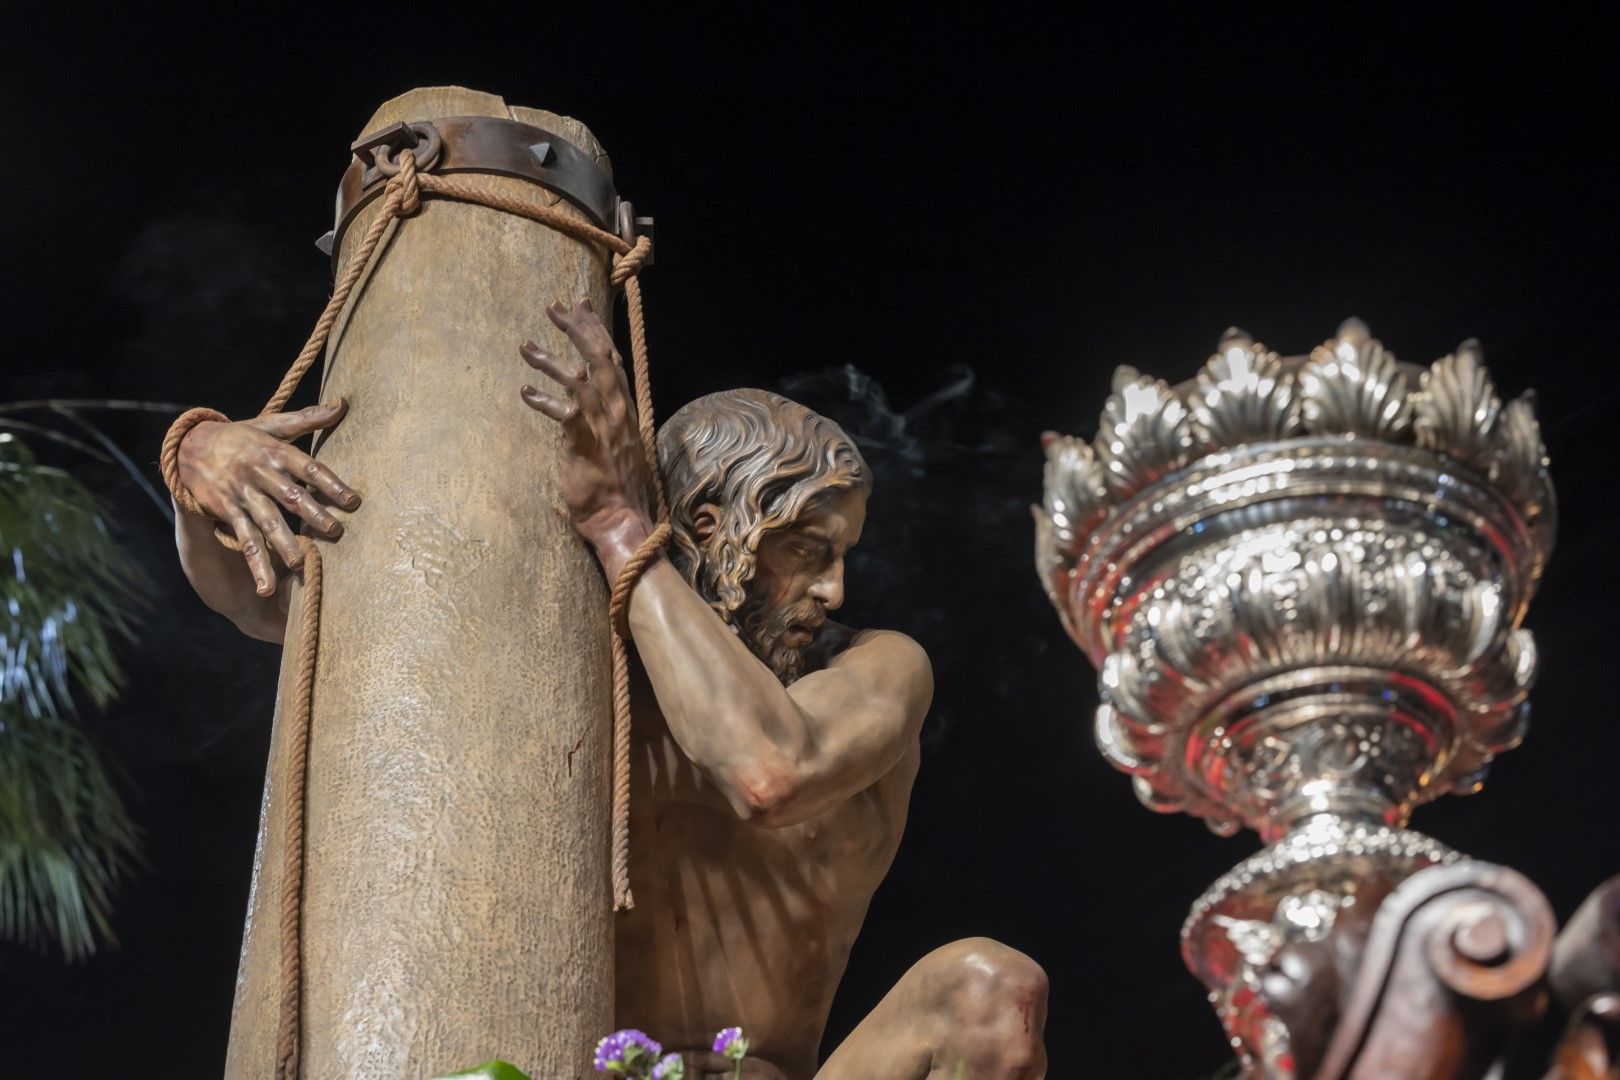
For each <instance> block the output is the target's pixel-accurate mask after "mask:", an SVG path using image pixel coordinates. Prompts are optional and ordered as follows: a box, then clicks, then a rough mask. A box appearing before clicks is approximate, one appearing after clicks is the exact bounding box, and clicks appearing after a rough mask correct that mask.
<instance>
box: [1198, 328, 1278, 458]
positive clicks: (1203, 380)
mask: <svg viewBox="0 0 1620 1080" xmlns="http://www.w3.org/2000/svg"><path fill="white" fill-rule="evenodd" d="M1190 404H1191V406H1192V423H1193V438H1194V440H1195V441H1196V442H1197V444H1198V446H1199V447H1200V448H1202V449H1204V450H1219V449H1223V448H1225V447H1229V446H1238V445H1240V444H1242V443H1246V442H1260V441H1263V440H1267V439H1283V438H1287V437H1288V436H1289V435H1292V434H1294V433H1295V432H1296V431H1298V430H1299V402H1298V400H1297V399H1296V397H1295V394H1294V383H1293V380H1291V379H1290V378H1288V377H1287V376H1286V375H1285V374H1284V372H1283V369H1282V362H1281V360H1279V359H1278V357H1277V354H1276V353H1274V352H1271V351H1270V350H1268V349H1267V348H1266V347H1265V346H1264V345H1260V344H1258V343H1256V342H1254V341H1251V340H1249V338H1248V336H1247V335H1244V334H1242V333H1241V332H1240V331H1228V332H1227V336H1226V338H1225V339H1223V340H1222V342H1221V344H1220V348H1219V349H1218V350H1217V351H1216V353H1215V355H1214V356H1211V357H1210V358H1209V361H1208V362H1207V363H1205V364H1204V367H1203V370H1201V371H1200V372H1199V373H1198V378H1197V380H1196V383H1195V387H1194V390H1193V393H1192V395H1191V400H1190Z"/></svg>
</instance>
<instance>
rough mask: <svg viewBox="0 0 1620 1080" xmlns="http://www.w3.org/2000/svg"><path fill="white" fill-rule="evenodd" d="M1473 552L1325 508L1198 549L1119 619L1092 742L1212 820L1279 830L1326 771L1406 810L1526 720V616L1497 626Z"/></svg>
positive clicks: (1497, 605)
mask: <svg viewBox="0 0 1620 1080" xmlns="http://www.w3.org/2000/svg"><path fill="white" fill-rule="evenodd" d="M1482 558H1483V556H1482V553H1481V552H1480V551H1478V550H1476V549H1471V548H1461V549H1457V550H1448V549H1446V548H1441V547H1439V546H1438V545H1436V544H1435V542H1434V540H1433V538H1432V536H1431V535H1430V534H1427V533H1426V532H1423V531H1413V530H1411V529H1408V528H1396V527H1390V526H1387V525H1383V524H1381V523H1376V522H1368V523H1366V524H1363V525H1362V526H1360V527H1358V528H1345V527H1343V526H1342V525H1341V524H1340V523H1338V522H1336V521H1334V520H1332V519H1326V518H1323V519H1312V520H1304V521H1300V522H1290V523H1286V524H1281V525H1278V526H1273V527H1269V528H1264V529H1256V530H1250V531H1248V532H1245V533H1242V534H1240V535H1238V536H1236V537H1233V538H1231V539H1230V540H1228V541H1227V542H1226V544H1225V545H1224V546H1222V547H1220V548H1219V549H1216V550H1210V549H1199V550H1196V551H1195V552H1193V553H1192V554H1190V555H1188V556H1186V557H1185V558H1184V559H1183V560H1181V561H1180V562H1179V564H1178V566H1177V568H1176V569H1175V571H1174V572H1173V573H1169V574H1167V575H1165V576H1164V577H1163V578H1162V579H1161V584H1159V585H1158V586H1156V587H1155V588H1154V589H1153V590H1152V591H1151V592H1150V593H1148V594H1147V595H1145V596H1143V597H1142V598H1141V599H1140V601H1139V602H1138V603H1137V604H1136V605H1135V606H1134V609H1133V613H1132V614H1131V616H1130V618H1129V619H1128V620H1127V621H1126V622H1125V623H1124V624H1123V625H1122V626H1121V627H1119V628H1117V629H1116V633H1117V640H1118V641H1119V647H1118V648H1117V649H1116V650H1115V651H1113V652H1112V653H1110V654H1109V655H1108V657H1107V659H1106V660H1105V661H1104V663H1103V666H1102V670H1101V672H1100V675H1099V680H1098V686H1099V694H1100V695H1101V697H1102V699H1103V705H1102V707H1101V708H1100V709H1099V711H1098V714H1097V722H1096V737H1097V742H1098V747H1099V749H1100V750H1101V751H1102V752H1103V754H1104V755H1105V756H1106V757H1108V759H1109V760H1110V761H1111V762H1112V763H1113V764H1114V765H1115V766H1116V767H1118V768H1119V769H1121V770H1122V771H1125V772H1128V773H1131V774H1133V775H1134V776H1136V777H1137V778H1138V780H1139V781H1140V782H1139V783H1138V785H1137V790H1138V794H1139V795H1144V796H1150V799H1149V800H1148V801H1150V805H1151V806H1152V808H1153V809H1156V810H1162V809H1167V808H1168V809H1183V808H1184V809H1186V810H1188V811H1190V812H1192V813H1196V814H1199V815H1200V816H1207V817H1210V818H1211V819H1212V825H1216V826H1224V825H1225V823H1227V822H1230V821H1231V820H1232V819H1234V818H1237V819H1241V820H1243V821H1245V822H1247V823H1248V824H1250V825H1252V826H1254V827H1256V828H1260V829H1262V831H1268V830H1269V829H1271V828H1273V827H1280V825H1285V824H1286V823H1287V815H1288V813H1289V812H1290V811H1289V809H1288V808H1289V807H1291V806H1294V805H1295V804H1296V803H1299V801H1300V799H1302V798H1303V797H1304V793H1307V792H1311V791H1316V792H1318V793H1319V792H1320V791H1321V790H1322V786H1321V781H1323V780H1324V778H1330V779H1331V780H1332V781H1333V783H1334V784H1336V785H1338V786H1339V787H1341V788H1343V789H1344V790H1345V791H1346V792H1347V793H1348V794H1347V797H1349V798H1352V801H1354V802H1355V804H1356V805H1357V806H1358V807H1370V808H1373V809H1374V810H1375V811H1376V812H1378V813H1379V814H1380V815H1382V816H1390V817H1392V818H1393V819H1396V820H1404V818H1405V816H1406V813H1407V812H1409V810H1410V808H1411V807H1412V806H1413V805H1415V804H1416V803H1417V802H1419V801H1423V800H1426V799H1429V798H1433V797H1434V796H1436V795H1438V794H1440V793H1442V792H1444V791H1445V790H1447V789H1448V788H1449V787H1450V786H1451V785H1453V784H1459V785H1461V786H1467V784H1466V783H1465V780H1466V778H1467V776H1468V775H1469V774H1472V773H1473V772H1475V771H1476V770H1477V769H1479V768H1480V767H1481V766H1482V765H1484V764H1485V763H1486V762H1488V761H1489V760H1490V758H1491V757H1492V756H1493V755H1494V754H1496V753H1499V752H1501V751H1503V750H1505V749H1508V748H1510V747H1511V746H1512V745H1513V744H1514V743H1516V742H1517V740H1518V738H1519V737H1520V735H1522V723H1521V714H1520V710H1519V706H1520V704H1521V703H1522V702H1523V700H1524V697H1525V695H1526V693H1527V692H1528V690H1529V687H1530V685H1531V683H1532V682H1533V680H1534V676H1535V656H1534V648H1533V644H1532V643H1531V642H1530V640H1529V635H1528V633H1527V632H1526V631H1522V630H1519V631H1515V632H1513V633H1509V632H1508V631H1509V627H1508V626H1507V625H1506V623H1505V620H1506V618H1507V617H1508V616H1509V614H1510V609H1509V607H1508V605H1507V604H1506V603H1505V602H1504V600H1503V596H1502V587H1501V585H1500V583H1499V582H1497V581H1495V580H1488V579H1482V578H1480V577H1479V576H1478V571H1477V570H1476V569H1475V567H1476V566H1478V565H1479V564H1480V561H1481V559H1482ZM1345 669H1354V670H1358V671H1362V672H1369V675H1368V676H1366V678H1368V679H1369V683H1368V685H1366V686H1352V685H1349V684H1348V683H1347V682H1346V677H1345V676H1344V675H1342V674H1340V672H1341V671H1343V670H1345ZM1376 672H1389V673H1390V675H1389V676H1388V678H1390V679H1399V678H1404V679H1406V680H1408V681H1410V680H1411V679H1413V678H1416V679H1418V680H1420V681H1421V682H1422V683H1423V684H1424V685H1426V686H1429V687H1432V688H1433V691H1434V692H1435V693H1437V694H1439V695H1441V696H1442V697H1443V698H1444V699H1446V700H1448V701H1450V702H1452V703H1453V704H1451V705H1450V706H1446V707H1444V708H1442V709H1441V710H1440V711H1439V712H1435V711H1433V710H1432V708H1431V707H1430V706H1427V705H1425V704H1424V703H1423V695H1422V693H1415V694H1413V695H1411V700H1410V701H1408V702H1406V704H1404V705H1403V704H1402V701H1403V700H1404V698H1403V695H1402V694H1391V693H1386V692H1385V690H1384V689H1383V685H1384V679H1383V678H1382V677H1377V676H1376V675H1373V674H1371V673H1376ZM1272 673H1289V677H1290V680H1291V681H1290V682H1289V684H1288V686H1287V690H1288V691H1289V693H1290V694H1292V695H1293V696H1294V699H1295V701H1296V702H1297V703H1299V704H1298V707H1295V708H1293V709H1291V710H1290V709H1286V708H1281V709H1280V708H1279V706H1277V705H1276V704H1274V703H1273V701H1274V700H1280V698H1279V697H1278V694H1277V692H1276V690H1275V688H1273V687H1271V686H1270V685H1269V684H1268V683H1267V682H1266V680H1267V679H1268V678H1270V677H1271V676H1272ZM1396 673H1401V674H1400V675H1399V676H1397V674H1396ZM1246 688H1248V689H1246ZM1240 692H1242V693H1241V694H1240ZM1404 693H1405V692H1403V694H1404ZM1364 700H1365V703H1366V704H1367V705H1368V706H1369V707H1368V708H1367V709H1365V710H1364V711H1366V712H1367V715H1365V716H1357V715H1356V714H1357V710H1358V709H1363V703H1364ZM1222 710H1225V711H1222ZM1397 713H1399V714H1400V715H1399V716H1397V715H1396V714H1397ZM1351 717H1354V718H1351ZM1200 724H1203V725H1204V726H1205V727H1208V728H1210V729H1211V730H1210V732H1209V733H1208V734H1201V733H1200V730H1199V729H1198V727H1197V726H1198V725H1200ZM1189 747H1190V748H1189ZM1223 831H1224V829H1223Z"/></svg>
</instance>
